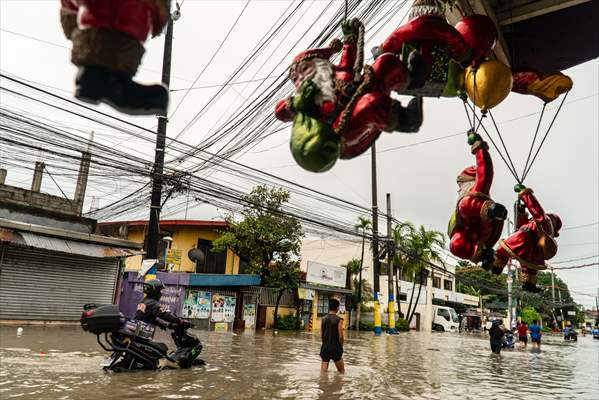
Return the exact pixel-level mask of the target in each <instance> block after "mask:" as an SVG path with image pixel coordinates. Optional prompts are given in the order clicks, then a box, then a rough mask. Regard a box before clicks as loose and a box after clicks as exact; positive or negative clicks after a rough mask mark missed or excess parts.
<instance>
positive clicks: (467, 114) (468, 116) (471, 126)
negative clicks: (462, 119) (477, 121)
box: [462, 97, 474, 130]
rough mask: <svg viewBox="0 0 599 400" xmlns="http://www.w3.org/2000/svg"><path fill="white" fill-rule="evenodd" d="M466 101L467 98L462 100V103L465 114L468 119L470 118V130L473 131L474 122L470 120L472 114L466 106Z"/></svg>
mask: <svg viewBox="0 0 599 400" xmlns="http://www.w3.org/2000/svg"><path fill="white" fill-rule="evenodd" d="M466 99H467V97H464V98H462V103H464V112H465V113H466V118H468V125H470V130H473V129H474V124H473V123H472V120H471V119H470V113H469V112H468V106H467V105H466Z"/></svg>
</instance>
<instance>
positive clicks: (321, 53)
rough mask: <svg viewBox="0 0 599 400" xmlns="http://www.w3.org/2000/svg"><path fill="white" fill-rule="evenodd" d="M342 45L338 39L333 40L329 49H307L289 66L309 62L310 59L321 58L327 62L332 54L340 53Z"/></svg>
mask: <svg viewBox="0 0 599 400" xmlns="http://www.w3.org/2000/svg"><path fill="white" fill-rule="evenodd" d="M342 47H343V43H341V40H339V39H333V41H332V42H331V44H330V45H329V47H322V48H320V49H309V50H305V51H302V52H301V53H299V54H298V55H297V56H295V58H294V59H293V62H292V63H291V65H295V64H299V63H300V62H302V61H304V60H310V59H312V58H322V59H325V60H328V59H329V58H331V57H332V56H333V54H335V53H337V52H339V51H341V48H342Z"/></svg>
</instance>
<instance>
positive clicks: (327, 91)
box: [310, 59, 336, 105]
mask: <svg viewBox="0 0 599 400" xmlns="http://www.w3.org/2000/svg"><path fill="white" fill-rule="evenodd" d="M313 62H314V69H315V72H314V75H312V77H311V78H310V80H311V81H312V82H313V83H314V84H315V85H316V87H318V89H319V93H318V94H317V95H316V97H315V99H314V101H315V102H316V104H318V105H322V104H323V103H324V102H327V101H330V102H332V103H335V100H336V96H335V85H334V84H333V67H332V66H331V62H330V61H328V60H323V59H315V60H313Z"/></svg>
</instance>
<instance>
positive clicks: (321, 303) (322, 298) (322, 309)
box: [317, 293, 329, 315]
mask: <svg viewBox="0 0 599 400" xmlns="http://www.w3.org/2000/svg"><path fill="white" fill-rule="evenodd" d="M317 312H318V314H319V315H320V314H328V313H329V296H327V295H326V294H320V293H318V308H317Z"/></svg>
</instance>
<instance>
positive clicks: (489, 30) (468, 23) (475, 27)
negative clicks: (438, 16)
mask: <svg viewBox="0 0 599 400" xmlns="http://www.w3.org/2000/svg"><path fill="white" fill-rule="evenodd" d="M455 29H456V30H457V31H458V32H460V34H461V35H462V37H463V38H464V41H465V42H466V43H467V44H468V46H469V47H470V48H471V49H472V52H473V64H475V65H478V64H480V63H482V62H483V61H484V60H485V57H487V56H488V55H489V54H491V50H493V47H495V42H496V41H497V28H496V27H495V23H494V22H493V20H492V19H491V18H489V17H487V16H486V15H480V14H473V15H469V16H467V17H465V18H463V19H462V20H461V21H460V22H458V23H457V24H456V26H455Z"/></svg>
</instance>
